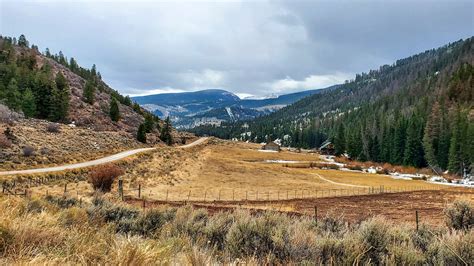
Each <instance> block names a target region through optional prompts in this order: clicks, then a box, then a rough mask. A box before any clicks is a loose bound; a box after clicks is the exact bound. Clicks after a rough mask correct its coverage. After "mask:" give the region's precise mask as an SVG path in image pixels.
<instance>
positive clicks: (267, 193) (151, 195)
mask: <svg viewBox="0 0 474 266" xmlns="http://www.w3.org/2000/svg"><path fill="white" fill-rule="evenodd" d="M423 190H433V188H432V187H428V186H407V187H386V186H383V185H382V186H378V187H366V188H365V187H364V188H358V187H354V188H349V189H334V188H324V189H314V190H310V189H280V190H257V189H248V190H247V189H207V190H202V189H190V190H174V189H162V190H159V191H157V190H156V189H155V188H153V189H151V190H148V189H147V188H146V187H144V186H143V185H138V186H137V187H133V188H128V189H125V188H124V186H123V183H119V186H118V188H117V193H118V195H119V197H121V198H122V199H143V198H146V199H148V200H157V201H165V202H166V201H169V202H233V201H252V202H254V201H284V200H304V199H315V198H327V197H351V196H364V195H380V194H389V193H403V192H416V191H423Z"/></svg>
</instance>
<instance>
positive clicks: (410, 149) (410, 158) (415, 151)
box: [403, 117, 424, 167]
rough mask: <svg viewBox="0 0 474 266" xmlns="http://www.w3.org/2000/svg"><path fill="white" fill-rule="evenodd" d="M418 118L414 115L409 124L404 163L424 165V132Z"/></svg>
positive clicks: (417, 165)
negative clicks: (422, 132)
mask: <svg viewBox="0 0 474 266" xmlns="http://www.w3.org/2000/svg"><path fill="white" fill-rule="evenodd" d="M416 120H417V119H416V117H412V118H411V119H410V121H409V124H408V129H407V139H406V145H405V153H404V158H403V164H405V165H410V166H415V167H422V166H423V161H424V158H423V146H422V134H421V130H420V127H419V126H418V124H417V121H416Z"/></svg>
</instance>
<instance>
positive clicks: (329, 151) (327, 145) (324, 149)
mask: <svg viewBox="0 0 474 266" xmlns="http://www.w3.org/2000/svg"><path fill="white" fill-rule="evenodd" d="M319 152H320V153H321V154H323V155H334V154H335V151H334V144H332V142H330V141H329V140H326V141H325V142H323V144H321V147H319Z"/></svg>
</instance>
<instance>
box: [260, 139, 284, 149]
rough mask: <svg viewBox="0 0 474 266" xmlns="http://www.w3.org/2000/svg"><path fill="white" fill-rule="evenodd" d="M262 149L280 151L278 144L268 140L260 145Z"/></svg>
mask: <svg viewBox="0 0 474 266" xmlns="http://www.w3.org/2000/svg"><path fill="white" fill-rule="evenodd" d="M262 150H265V151H280V145H278V144H276V143H275V142H273V141H269V142H267V143H266V144H265V145H263V146H262Z"/></svg>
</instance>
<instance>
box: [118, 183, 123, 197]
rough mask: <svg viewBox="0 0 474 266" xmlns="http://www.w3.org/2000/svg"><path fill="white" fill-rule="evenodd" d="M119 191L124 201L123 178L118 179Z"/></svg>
mask: <svg viewBox="0 0 474 266" xmlns="http://www.w3.org/2000/svg"><path fill="white" fill-rule="evenodd" d="M118 192H119V197H120V199H121V200H122V201H123V179H119V181H118Z"/></svg>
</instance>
